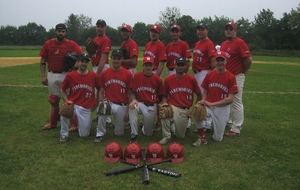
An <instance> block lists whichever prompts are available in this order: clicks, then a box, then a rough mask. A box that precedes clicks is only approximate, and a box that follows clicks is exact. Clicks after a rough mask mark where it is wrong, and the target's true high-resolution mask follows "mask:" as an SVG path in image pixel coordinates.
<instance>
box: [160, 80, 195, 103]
mask: <svg viewBox="0 0 300 190" xmlns="http://www.w3.org/2000/svg"><path fill="white" fill-rule="evenodd" d="M194 93H195V94H200V93H201V91H200V88H199V86H198V83H197V81H196V79H195V77H193V76H192V75H189V74H185V75H184V76H183V77H182V78H181V79H177V78H176V74H173V75H170V76H168V77H167V78H166V79H165V82H164V89H163V95H165V96H167V98H168V103H169V104H172V105H174V106H177V107H190V106H191V105H192V104H193V101H194Z"/></svg>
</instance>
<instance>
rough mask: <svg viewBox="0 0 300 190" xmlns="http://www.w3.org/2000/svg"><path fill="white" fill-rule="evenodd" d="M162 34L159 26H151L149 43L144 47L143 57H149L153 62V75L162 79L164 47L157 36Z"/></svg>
mask: <svg viewBox="0 0 300 190" xmlns="http://www.w3.org/2000/svg"><path fill="white" fill-rule="evenodd" d="M161 32H162V29H161V26H160V25H158V24H153V25H152V26H151V28H150V38H151V41H150V42H148V43H147V44H146V46H145V50H144V57H147V56H150V57H152V58H153V60H154V69H153V73H154V74H157V75H158V76H160V77H162V73H163V69H164V64H165V61H166V60H167V57H166V48H165V45H164V44H163V43H162V41H160V39H159V36H160V33H161Z"/></svg>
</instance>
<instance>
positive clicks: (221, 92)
mask: <svg viewBox="0 0 300 190" xmlns="http://www.w3.org/2000/svg"><path fill="white" fill-rule="evenodd" d="M201 86H202V87H203V88H204V89H205V90H206V91H207V99H206V100H207V101H209V102H217V101H220V100H222V99H224V98H226V97H228V95H229V94H236V93H238V88H237V83H236V78H235V76H234V75H233V74H232V73H231V72H229V71H226V72H225V73H221V74H219V73H217V71H216V70H212V71H210V72H209V73H207V75H206V77H205V78H204V80H203V82H202V84H201Z"/></svg>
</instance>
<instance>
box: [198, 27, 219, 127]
mask: <svg viewBox="0 0 300 190" xmlns="http://www.w3.org/2000/svg"><path fill="white" fill-rule="evenodd" d="M196 29H197V35H198V37H199V41H198V42H196V44H195V47H194V52H193V54H194V56H193V63H192V69H193V72H194V73H195V75H194V76H195V78H196V80H197V82H198V85H199V87H200V89H201V92H203V88H202V87H201V84H202V81H203V80H204V78H205V76H206V74H207V73H208V72H209V71H211V70H212V69H213V68H214V67H215V66H214V54H215V52H216V51H215V46H214V44H213V42H212V41H211V40H210V39H209V38H208V26H207V24H205V23H200V24H199V25H198V26H197V27H196ZM204 127H205V129H206V130H207V131H209V130H211V120H210V119H208V120H207V122H206V123H205V126H204Z"/></svg>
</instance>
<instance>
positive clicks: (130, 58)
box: [121, 24, 139, 75]
mask: <svg viewBox="0 0 300 190" xmlns="http://www.w3.org/2000/svg"><path fill="white" fill-rule="evenodd" d="M121 35H122V38H123V40H124V41H123V42H122V43H121V49H122V50H123V49H124V50H126V52H127V54H126V55H124V51H123V56H124V60H123V61H122V64H121V65H122V67H124V68H125V69H127V70H129V71H130V72H131V73H132V75H133V74H134V73H136V66H137V62H138V56H139V49H138V45H137V44H136V42H135V41H134V40H133V39H132V38H131V35H132V28H131V26H130V25H129V24H124V25H122V27H121Z"/></svg>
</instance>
